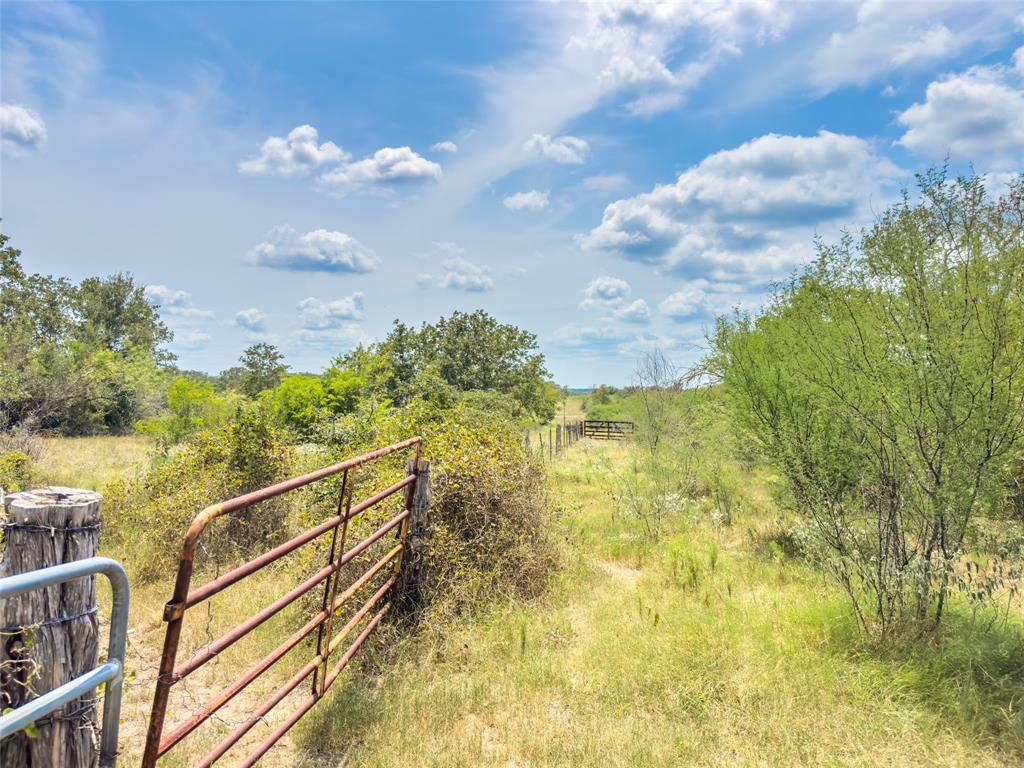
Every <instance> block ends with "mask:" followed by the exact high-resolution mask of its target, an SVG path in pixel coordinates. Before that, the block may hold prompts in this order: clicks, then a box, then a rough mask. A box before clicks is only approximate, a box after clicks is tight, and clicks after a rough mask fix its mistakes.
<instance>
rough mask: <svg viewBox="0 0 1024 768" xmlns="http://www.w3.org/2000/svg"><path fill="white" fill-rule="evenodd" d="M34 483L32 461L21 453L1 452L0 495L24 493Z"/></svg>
mask: <svg viewBox="0 0 1024 768" xmlns="http://www.w3.org/2000/svg"><path fill="white" fill-rule="evenodd" d="M31 482H32V459H31V458H30V457H29V455H28V454H27V453H22V452H21V451H13V450H10V451H0V495H2V494H3V493H15V492H17V491H23V490H25V489H26V488H28V487H29V485H30V484H31Z"/></svg>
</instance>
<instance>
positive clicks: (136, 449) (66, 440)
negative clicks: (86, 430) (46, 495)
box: [32, 435, 153, 491]
mask: <svg viewBox="0 0 1024 768" xmlns="http://www.w3.org/2000/svg"><path fill="white" fill-rule="evenodd" d="M152 444H153V441H152V440H151V439H150V438H148V437H144V436H142V435H122V436H119V437H47V438H43V440H42V446H43V447H42V453H41V455H40V456H39V458H38V459H37V461H36V462H35V464H34V465H33V469H32V472H33V481H34V483H35V484H37V485H65V486H70V487H72V488H88V489H89V490H93V491H101V490H103V487H104V486H105V485H107V483H109V482H110V481H111V480H114V479H116V478H118V477H122V476H123V475H124V474H126V473H131V472H134V471H136V470H138V469H140V468H141V467H143V466H144V465H145V464H146V460H147V457H148V453H149V450H150V448H151V447H152Z"/></svg>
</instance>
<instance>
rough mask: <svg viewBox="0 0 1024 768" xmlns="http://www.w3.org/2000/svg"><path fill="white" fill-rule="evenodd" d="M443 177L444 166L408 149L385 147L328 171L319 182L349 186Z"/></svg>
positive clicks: (429, 179)
mask: <svg viewBox="0 0 1024 768" xmlns="http://www.w3.org/2000/svg"><path fill="white" fill-rule="evenodd" d="M440 178H441V166H440V165H438V164H437V163H435V162H433V161H432V160H427V159H426V158H425V157H423V156H422V155H418V154H416V153H415V152H413V151H412V150H411V149H410V148H409V147H384V148H383V149H378V150H377V151H376V152H374V153H373V154H372V155H370V156H369V157H366V158H363V159H362V160H358V161H356V162H354V163H346V164H344V165H342V166H341V167H339V168H337V169H335V170H333V171H328V172H327V173H325V174H323V175H322V176H321V177H320V180H321V181H323V182H324V183H325V184H329V185H339V186H349V185H358V184H400V183H403V182H416V181H437V180H438V179H440Z"/></svg>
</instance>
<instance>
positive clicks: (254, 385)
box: [238, 342, 288, 397]
mask: <svg viewBox="0 0 1024 768" xmlns="http://www.w3.org/2000/svg"><path fill="white" fill-rule="evenodd" d="M238 361H239V362H240V363H241V364H242V368H243V370H244V371H245V372H244V373H243V374H242V376H241V381H240V383H241V387H242V391H243V392H245V394H247V395H249V397H256V395H258V394H259V393H260V392H262V391H263V390H265V389H273V388H274V387H276V386H277V385H278V384H280V383H281V377H282V376H284V374H285V373H286V372H287V371H288V366H287V365H285V364H284V355H282V354H281V352H280V351H279V350H278V348H277V347H275V346H274V345H273V344H267V343H266V342H259V343H258V344H253V345H251V346H249V347H247V348H246V350H245V351H244V352H243V353H242V356H241V357H240V358H238Z"/></svg>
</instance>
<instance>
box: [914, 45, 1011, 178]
mask: <svg viewBox="0 0 1024 768" xmlns="http://www.w3.org/2000/svg"><path fill="white" fill-rule="evenodd" d="M1022 50H1024V48H1022V49H1020V50H1018V51H1017V53H1016V54H1015V62H1016V64H1017V66H1016V68H1014V69H1011V68H1009V67H1002V66H994V67H972V68H971V69H968V70H967V71H966V72H963V73H960V74H956V75H950V76H948V77H945V78H943V79H941V80H937V81H935V82H933V83H931V84H930V85H929V86H928V89H927V91H926V92H925V100H924V102H923V103H917V104H914V105H912V106H911V107H910V108H909V109H907V110H906V111H904V112H903V113H902V114H900V115H899V117H898V118H897V119H898V121H899V123H900V124H901V125H903V126H904V127H905V128H906V129H907V130H906V133H904V134H903V136H902V137H901V138H900V140H899V143H900V144H902V145H903V146H905V147H906V148H907V149H909V150H911V151H913V152H917V153H918V154H921V155H924V156H926V157H928V158H930V159H932V160H940V159H942V158H943V157H945V156H946V155H947V154H949V155H951V156H953V157H955V158H959V159H966V160H971V161H974V162H976V163H978V164H984V165H986V166H987V169H989V170H1019V169H1021V168H1022V167H1024V71H1021V67H1020V65H1021V64H1022V63H1024V54H1022V53H1021V51H1022Z"/></svg>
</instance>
